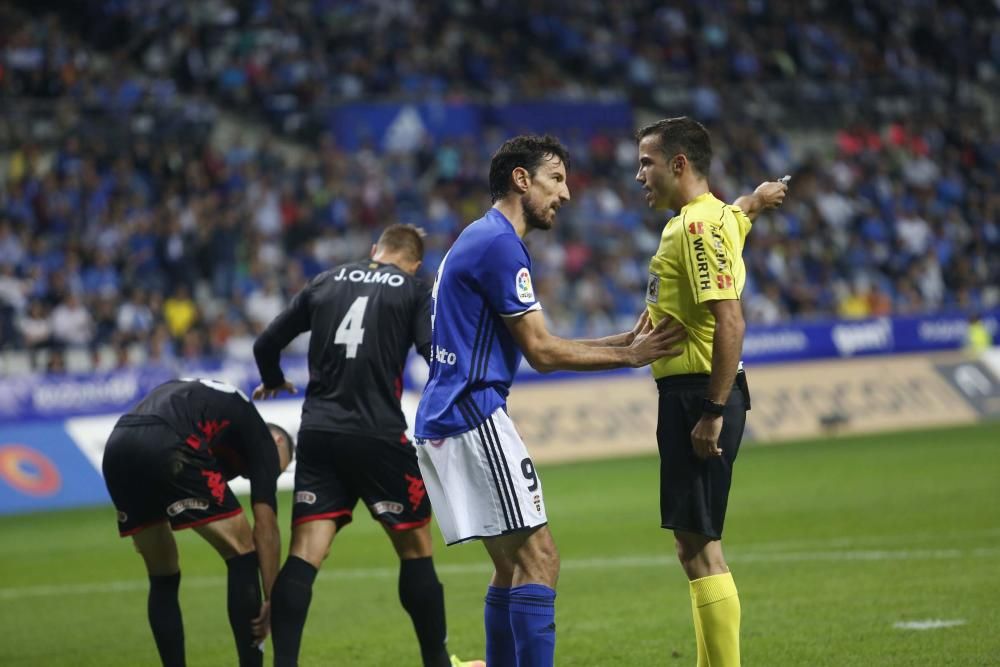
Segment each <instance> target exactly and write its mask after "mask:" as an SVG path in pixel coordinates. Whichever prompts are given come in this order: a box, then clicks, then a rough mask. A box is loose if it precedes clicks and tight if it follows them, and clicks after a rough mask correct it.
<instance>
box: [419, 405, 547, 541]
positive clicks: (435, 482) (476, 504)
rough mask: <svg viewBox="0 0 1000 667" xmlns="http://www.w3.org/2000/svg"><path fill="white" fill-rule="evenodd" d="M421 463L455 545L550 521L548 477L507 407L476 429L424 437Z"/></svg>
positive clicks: (441, 522)
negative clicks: (539, 470) (539, 469)
mask: <svg viewBox="0 0 1000 667" xmlns="http://www.w3.org/2000/svg"><path fill="white" fill-rule="evenodd" d="M417 462H418V463H419V464H420V473H421V475H423V477H424V487H425V488H426V489H427V494H428V495H429V496H430V499H431V509H432V510H433V512H434V517H435V518H436V519H437V522H438V525H439V526H441V533H442V534H443V535H444V541H445V542H446V543H447V544H449V545H450V544H457V543H458V542H465V541H466V540H475V539H479V538H482V537H495V536H497V535H503V534H505V533H511V532H514V531H517V530H524V529H526V528H535V527H537V526H542V525H545V524H546V523H548V518H547V517H546V516H545V502H544V500H543V499H542V480H541V479H540V478H539V477H538V473H537V472H536V471H535V466H534V464H533V463H532V462H531V458H530V457H529V456H528V450H527V449H525V447H524V443H523V442H521V436H519V435H518V434H517V431H516V430H515V429H514V423H513V422H512V421H511V420H510V417H508V416H507V413H506V412H504V411H503V408H499V409H497V411H496V412H494V413H493V414H492V415H491V416H490V417H489V418H488V419H487V420H486V421H485V422H483V423H482V424H481V425H480V426H478V427H476V429H475V430H472V431H468V432H466V433H461V434H459V435H456V436H452V437H450V438H445V439H443V440H428V439H423V438H421V439H418V440H417Z"/></svg>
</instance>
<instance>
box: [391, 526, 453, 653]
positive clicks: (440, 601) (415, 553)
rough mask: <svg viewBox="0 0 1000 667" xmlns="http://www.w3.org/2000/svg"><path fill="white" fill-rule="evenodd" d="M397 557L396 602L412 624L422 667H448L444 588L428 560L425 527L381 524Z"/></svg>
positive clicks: (428, 547)
mask: <svg viewBox="0 0 1000 667" xmlns="http://www.w3.org/2000/svg"><path fill="white" fill-rule="evenodd" d="M382 527H383V528H384V529H385V532H386V534H387V535H388V536H389V540H390V541H391V542H392V546H393V548H394V549H395V550H396V554H397V555H398V556H399V602H400V604H402V605H403V609H405V610H406V613H407V614H409V615H410V619H411V620H412V621H413V629H414V631H415V632H416V634H417V641H418V642H419V643H420V657H421V659H422V661H423V665H424V667H450V665H451V659H450V658H449V656H448V647H447V643H446V642H447V638H448V630H447V625H446V623H445V608H444V588H443V587H442V586H441V582H440V581H439V580H438V576H437V572H436V571H435V570H434V560H433V559H432V558H431V553H432V546H431V544H432V543H431V531H430V527H429V526H428V525H426V524H425V525H423V526H419V527H417V528H411V529H407V530H395V529H394V528H393V527H392V526H390V525H386V524H384V523H383V524H382Z"/></svg>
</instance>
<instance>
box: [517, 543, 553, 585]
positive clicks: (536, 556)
mask: <svg viewBox="0 0 1000 667" xmlns="http://www.w3.org/2000/svg"><path fill="white" fill-rule="evenodd" d="M527 555H528V558H527V559H523V560H527V561H528V562H527V563H523V565H524V566H525V567H524V569H525V570H526V571H527V572H530V573H531V575H532V577H533V578H537V579H541V580H545V581H551V582H553V583H554V582H555V580H556V579H557V578H558V577H559V549H557V548H556V543H555V542H554V541H553V540H552V536H551V535H550V534H549V533H547V532H546V533H539V534H538V539H535V540H533V544H532V548H531V549H530V550H529V552H528V554H527Z"/></svg>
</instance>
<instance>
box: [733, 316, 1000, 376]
mask: <svg viewBox="0 0 1000 667" xmlns="http://www.w3.org/2000/svg"><path fill="white" fill-rule="evenodd" d="M998 322H1000V310H993V311H988V312H986V313H983V315H982V323H983V325H984V326H985V327H986V329H987V330H988V331H989V332H990V333H991V334H992V335H993V341H994V344H997V343H998V342H1000V340H998V337H997V331H998ZM968 330H969V321H968V316H967V315H964V314H962V313H954V314H937V315H923V316H910V317H895V318H890V317H882V318H876V319H869V320H833V321H822V322H806V323H795V324H789V325H782V326H766V327H765V326H755V325H750V326H748V327H747V332H746V336H745V337H744V340H743V360H744V361H745V362H747V363H768V362H776V361H797V360H805V359H828V358H833V357H845V358H846V357H856V356H862V355H872V354H900V353H907V352H933V351H938V350H954V349H958V348H960V347H962V345H963V344H964V342H965V338H966V335H967V333H968Z"/></svg>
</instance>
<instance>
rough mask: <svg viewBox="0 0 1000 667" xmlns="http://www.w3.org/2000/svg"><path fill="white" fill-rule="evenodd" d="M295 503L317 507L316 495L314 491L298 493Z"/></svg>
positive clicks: (296, 493)
mask: <svg viewBox="0 0 1000 667" xmlns="http://www.w3.org/2000/svg"><path fill="white" fill-rule="evenodd" d="M295 502H297V503H303V504H305V505H315V504H316V494H315V493H313V492H312V491H296V492H295Z"/></svg>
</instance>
